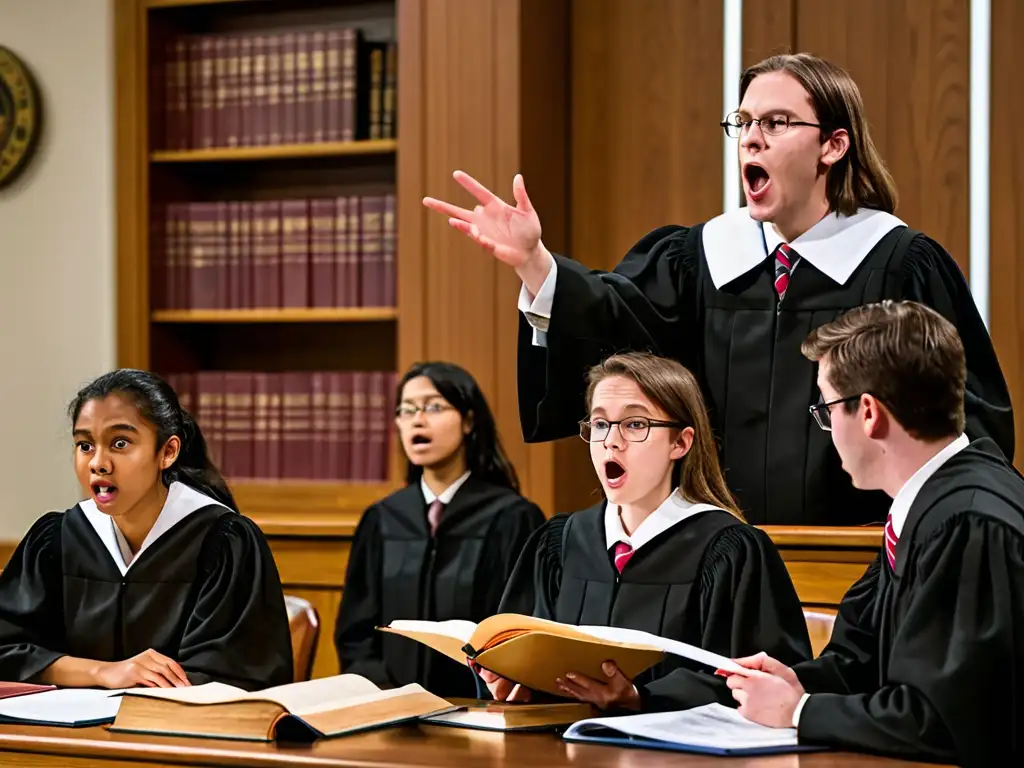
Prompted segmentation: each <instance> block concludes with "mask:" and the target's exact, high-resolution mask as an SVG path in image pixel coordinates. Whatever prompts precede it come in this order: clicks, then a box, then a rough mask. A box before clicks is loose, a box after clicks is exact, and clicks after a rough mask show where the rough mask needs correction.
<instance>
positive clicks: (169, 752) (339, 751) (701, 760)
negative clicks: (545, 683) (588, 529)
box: [0, 725, 934, 768]
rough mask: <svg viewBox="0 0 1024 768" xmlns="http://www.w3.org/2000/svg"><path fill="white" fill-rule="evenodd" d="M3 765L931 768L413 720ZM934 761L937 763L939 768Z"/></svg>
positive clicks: (49, 737) (38, 733)
mask: <svg viewBox="0 0 1024 768" xmlns="http://www.w3.org/2000/svg"><path fill="white" fill-rule="evenodd" d="M0 764H2V765H4V766H25V767H26V768H28V767H31V768H44V767H46V766H53V767H54V768H56V766H66V767H67V768H87V767H88V768H133V767H135V768H153V766H243V765H244V766H285V765H288V766H316V767H318V768H341V767H342V766H344V768H397V766H407V767H408V768H441V767H442V766H444V768H448V767H449V766H452V765H457V766H459V767H460V768H474V767H475V766H502V765H509V766H516V767H517V768H520V767H521V766H524V765H528V766H531V768H541V766H571V765H578V766H587V768H634V767H636V768H646V766H651V767H652V768H653V767H654V766H659V768H660V766H665V767H666V768H712V767H713V768H723V766H726V765H727V766H728V767H729V768H821V767H823V766H839V765H842V766H872V767H876V766H877V767H878V768H881V766H899V767H900V768H909V767H911V766H924V765H925V764H924V763H911V762H905V761H900V760H889V759H885V758H879V757H872V756H868V755H853V754H849V753H837V752H833V753H828V752H819V753H812V754H805V755H780V756H775V757H760V758H748V759H740V758H733V759H729V760H727V761H725V762H723V761H722V760H721V759H720V758H717V757H708V756H701V755H683V754H680V753H672V752H660V751H655V750H640V749H619V748H616V747H603V746H589V745H588V746H584V745H579V744H567V743H566V742H563V741H562V740H561V739H559V738H558V737H556V736H553V735H551V734H525V733H524V734H512V735H507V736H506V735H505V734H501V733H488V732H484V731H471V730H466V729H456V728H443V727H431V726H407V727H403V728H390V729H386V730H381V731H374V732H371V733H366V734H360V735H356V736H349V737H344V738H340V739H334V740H329V741H321V742H319V743H317V744H314V745H312V746H304V747H277V746H274V745H270V744H263V743H256V742H244V741H238V742H230V741H218V740H213V739H174V738H165V737H158V736H147V737H139V736H134V735H129V734H119V733H111V732H110V731H108V730H106V729H105V728H85V729H66V728H35V727H26V726H10V725H4V726H0ZM931 768H934V766H932V767H931Z"/></svg>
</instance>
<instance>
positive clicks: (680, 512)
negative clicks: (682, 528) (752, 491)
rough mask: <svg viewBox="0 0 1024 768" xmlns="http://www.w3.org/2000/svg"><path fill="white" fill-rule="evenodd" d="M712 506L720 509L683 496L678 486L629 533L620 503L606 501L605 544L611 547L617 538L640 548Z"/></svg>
mask: <svg viewBox="0 0 1024 768" xmlns="http://www.w3.org/2000/svg"><path fill="white" fill-rule="evenodd" d="M711 509H719V507H716V506H714V505H713V504H694V503H692V502H689V501H687V500H686V499H684V498H683V494H682V493H681V492H680V490H679V489H678V488H676V489H675V490H674V491H673V492H672V493H671V494H669V497H668V498H667V499H665V500H664V501H663V502H661V505H660V506H659V507H658V508H657V509H656V510H654V511H653V512H652V513H651V514H650V515H648V516H647V517H646V518H645V519H644V521H643V522H642V523H640V525H638V526H637V527H636V530H635V531H633V535H632V536H628V535H626V531H625V530H623V528H622V521H621V520H620V519H619V505H618V504H611V503H609V504H607V505H606V506H605V509H604V540H605V548H606V549H611V548H612V547H614V546H615V545H616V544H617V543H618V542H620V541H622V542H625V543H626V544H629V545H630V546H631V547H632V548H633V551H634V552H635V551H636V550H638V549H640V547H642V546H643V545H644V544H646V543H647V542H649V541H651V540H652V539H653V538H655V537H656V536H658V534H661V533H664V532H665V531H667V530H668V529H669V528H671V527H672V526H674V525H678V524H679V523H681V522H682V521H683V520H686V519H687V518H689V517H693V516H694V515H696V514H698V513H699V512H706V511H708V510H711Z"/></svg>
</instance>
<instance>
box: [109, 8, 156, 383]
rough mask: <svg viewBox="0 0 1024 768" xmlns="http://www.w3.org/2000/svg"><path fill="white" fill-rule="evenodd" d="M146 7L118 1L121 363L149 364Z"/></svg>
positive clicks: (116, 118) (116, 128)
mask: <svg viewBox="0 0 1024 768" xmlns="http://www.w3.org/2000/svg"><path fill="white" fill-rule="evenodd" d="M146 27H147V18H146V8H145V5H144V3H143V2H141V0H116V2H115V3H114V50H115V57H114V59H115V93H114V97H115V98H114V100H115V110H114V141H115V144H116V147H117V149H116V152H115V155H114V162H115V178H116V185H117V191H116V204H117V224H116V233H117V235H116V236H117V245H116V248H117V262H116V273H117V321H116V322H117V363H118V365H119V366H123V367H133V368H148V367H149V334H148V328H149V269H148V265H149V260H148V259H147V258H146V254H147V253H148V238H149V231H148V222H149V205H148V203H147V199H148V193H147V190H148V184H149V180H148V175H149V174H148V171H149V163H148V150H149V138H148V132H147V122H148V120H147V119H140V116H141V115H146V114H147V108H146V94H147V88H148V83H147V77H148V76H147V72H148V71H149V67H148V55H149V54H148V48H147V44H146V38H147V34H146Z"/></svg>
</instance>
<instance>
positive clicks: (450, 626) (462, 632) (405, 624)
mask: <svg viewBox="0 0 1024 768" xmlns="http://www.w3.org/2000/svg"><path fill="white" fill-rule="evenodd" d="M388 628H389V629H397V630H399V631H400V632H422V633H423V634H427V635H443V636H444V637H451V638H454V639H455V640H459V641H461V642H462V644H463V645H465V644H466V643H468V642H469V639H470V638H471V637H473V632H474V631H475V630H476V624H474V623H473V622H472V621H465V620H463V619H450V620H449V621H420V620H418V619H396V620H395V621H392V622H391V623H390V624H388Z"/></svg>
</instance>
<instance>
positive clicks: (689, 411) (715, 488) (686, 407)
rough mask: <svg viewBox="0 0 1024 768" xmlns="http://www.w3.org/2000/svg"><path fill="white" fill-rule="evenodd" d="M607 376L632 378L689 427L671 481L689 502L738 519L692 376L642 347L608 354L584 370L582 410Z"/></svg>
mask: <svg viewBox="0 0 1024 768" xmlns="http://www.w3.org/2000/svg"><path fill="white" fill-rule="evenodd" d="M612 376H622V377H624V378H627V379H632V380H633V381H635V382H636V384H637V386H638V387H640V391H641V392H643V393H644V395H646V396H647V398H648V399H649V400H650V401H651V402H652V403H654V405H656V406H657V407H658V408H660V409H661V410H663V411H664V412H665V413H666V414H668V418H669V420H670V421H675V422H679V423H680V424H685V425H687V426H689V427H692V428H693V444H692V445H691V446H690V450H689V451H687V452H686V455H685V456H683V458H681V459H679V460H678V461H676V463H675V467H674V468H673V470H672V484H673V486H675V487H678V488H680V490H681V491H682V494H683V497H684V498H685V499H686V500H687V501H689V502H691V503H695V504H712V505H714V506H716V507H721V508H722V509H724V510H726V511H728V512H731V513H732V514H733V515H735V516H736V517H738V518H739V519H741V520H742V519H743V515H742V513H741V512H740V509H739V505H738V504H737V503H736V500H735V499H734V498H733V495H732V492H731V491H730V490H729V486H728V485H726V483H725V477H724V476H723V475H722V469H721V466H720V465H719V463H718V451H717V449H716V447H715V438H714V435H713V433H712V432H711V420H710V419H709V418H708V412H707V408H706V407H705V406H704V397H703V395H701V392H700V385H699V384H697V379H696V378H695V377H694V375H693V374H692V373H690V371H689V370H687V369H686V368H685V367H684V366H683V365H682V364H681V363H678V362H676V361H675V360H669V359H667V358H664V357H657V356H655V355H652V354H649V353H647V352H625V353H622V354H618V355H612V356H611V357H609V358H607V359H606V360H605V361H604V362H603V363H600V364H599V365H595V366H594V367H593V368H591V369H590V371H589V372H588V374H587V410H588V411H589V410H590V408H591V407H592V405H593V402H594V390H595V389H597V385H598V384H600V383H601V382H602V381H604V380H605V379H607V378H610V377H612Z"/></svg>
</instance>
